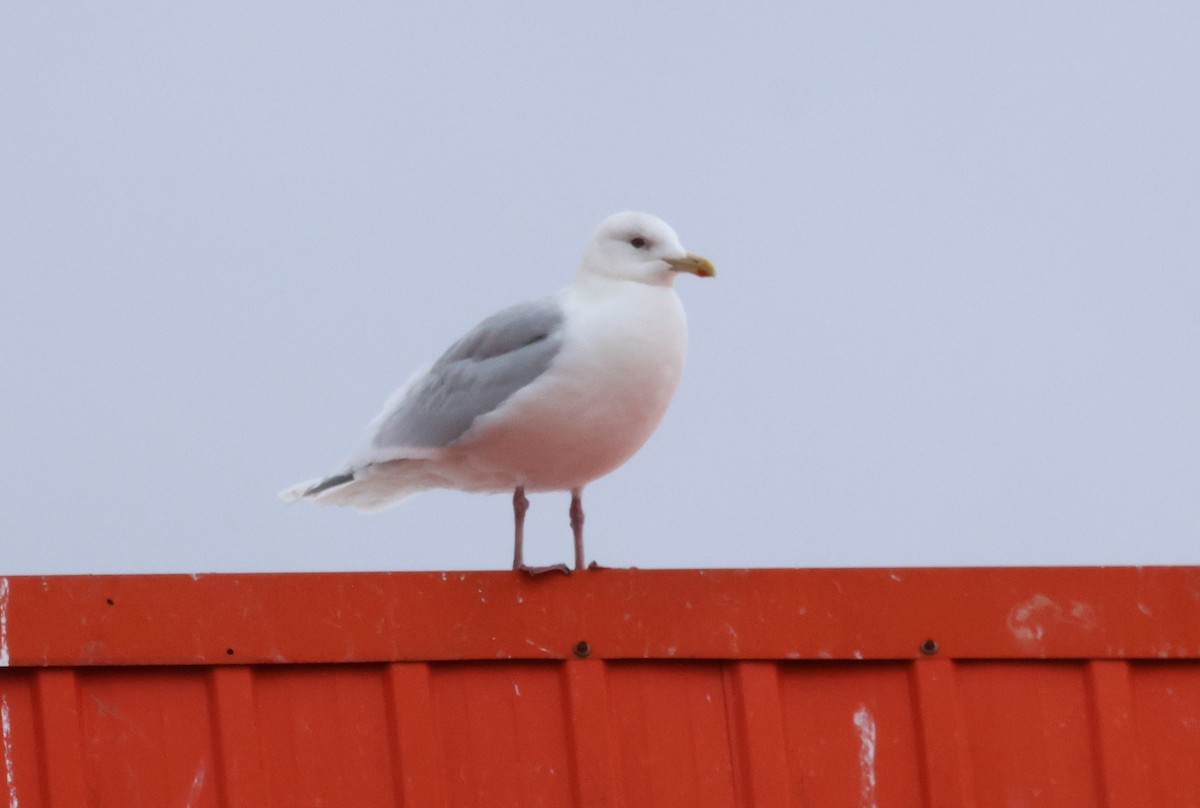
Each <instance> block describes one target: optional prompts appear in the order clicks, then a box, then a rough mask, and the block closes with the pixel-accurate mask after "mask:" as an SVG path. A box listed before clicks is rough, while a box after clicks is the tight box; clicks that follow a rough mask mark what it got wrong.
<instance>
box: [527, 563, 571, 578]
mask: <svg viewBox="0 0 1200 808" xmlns="http://www.w3.org/2000/svg"><path fill="white" fill-rule="evenodd" d="M513 570H515V571H518V572H524V573H525V574H527V575H528V576H529V577H531V578H532V577H533V576H535V575H541V574H542V573H544V572H561V573H562V574H563V575H570V574H571V568H570V567H568V566H567V565H566V564H548V565H546V566H544V567H531V566H529V565H528V564H522V565H520V566H519V567H513Z"/></svg>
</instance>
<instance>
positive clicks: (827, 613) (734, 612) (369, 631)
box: [0, 567, 1200, 667]
mask: <svg viewBox="0 0 1200 808" xmlns="http://www.w3.org/2000/svg"><path fill="white" fill-rule="evenodd" d="M582 654H586V655H588V656H590V657H591V658H599V659H671V658H678V659H731V660H737V659H769V660H788V659H830V660H849V659H864V660H885V659H889V660H895V659H914V658H919V657H922V656H935V657H939V658H949V659H1006V658H1012V659H1039V658H1046V659H1050V658H1064V659H1066V658H1090V659H1181V658H1183V659H1195V658H1200V567H1004V568H915V569H753V570H726V569H722V570H631V569H599V570H589V571H585V572H582V573H576V574H574V575H571V576H569V577H568V576H561V575H543V576H539V577H536V578H530V577H528V576H526V575H523V574H516V573H512V572H399V573H288V574H214V575H95V576H47V577H37V576H12V577H6V578H5V577H0V663H3V664H6V665H9V666H14V667H41V666H76V665H85V666H87V665H176V664H183V665H189V664H195V665H222V664H248V663H308V662H312V663H316V662H379V661H439V660H460V659H563V658H571V657H574V656H577V655H582Z"/></svg>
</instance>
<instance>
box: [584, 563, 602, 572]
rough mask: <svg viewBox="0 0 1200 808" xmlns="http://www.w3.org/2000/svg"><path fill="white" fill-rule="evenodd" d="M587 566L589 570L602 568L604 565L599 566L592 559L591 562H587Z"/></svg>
mask: <svg viewBox="0 0 1200 808" xmlns="http://www.w3.org/2000/svg"><path fill="white" fill-rule="evenodd" d="M587 568H588V569H589V570H602V569H604V567H602V566H600V565H599V564H598V563H597V562H595V561H593V562H592V563H591V564H588V565H587Z"/></svg>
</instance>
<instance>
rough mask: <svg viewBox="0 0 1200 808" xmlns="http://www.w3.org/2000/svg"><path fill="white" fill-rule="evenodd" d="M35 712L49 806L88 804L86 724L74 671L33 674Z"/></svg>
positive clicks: (62, 670) (53, 669)
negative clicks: (82, 716)
mask: <svg viewBox="0 0 1200 808" xmlns="http://www.w3.org/2000/svg"><path fill="white" fill-rule="evenodd" d="M34 705H35V706H34V709H35V710H36V712H37V722H38V747H39V752H40V755H41V759H42V792H43V794H44V795H45V798H46V802H47V804H49V805H51V806H54V808H58V806H64V807H65V806H84V805H87V804H88V792H87V769H86V768H85V767H84V761H83V723H82V721H81V719H80V716H79V687H78V682H77V680H76V678H75V671H73V670H71V669H69V668H48V669H44V670H39V671H37V672H36V673H35V674H34Z"/></svg>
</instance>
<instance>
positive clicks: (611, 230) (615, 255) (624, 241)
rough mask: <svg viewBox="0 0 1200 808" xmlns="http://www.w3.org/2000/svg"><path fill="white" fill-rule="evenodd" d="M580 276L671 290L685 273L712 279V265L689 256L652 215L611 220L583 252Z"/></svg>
mask: <svg viewBox="0 0 1200 808" xmlns="http://www.w3.org/2000/svg"><path fill="white" fill-rule="evenodd" d="M580 272H582V273H585V274H590V275H599V276H602V277H607V278H614V279H617V280H627V281H638V282H640V283H648V284H652V285H655V286H670V285H671V284H672V283H674V282H675V278H676V277H678V275H679V274H680V273H681V272H688V273H691V274H692V275H698V276H699V277H701V278H711V277H712V276H713V275H715V274H716V272H715V271H713V265H712V262H711V261H709V260H708V259H707V258H704V257H703V256H700V255H694V254H692V253H689V252H688V251H687V250H685V249H684V248H683V245H682V244H680V243H679V236H677V235H675V231H674V230H672V229H671V226H670V225H669V224H667V223H666V222H664V221H663V220H662V219H659V218H658V217H657V216H651V215H650V214H649V213H637V212H635V211H625V212H624V213H614V214H613V215H612V216H609V217H608V218H607V219H605V220H604V221H603V222H601V223H600V226H599V227H598V228H596V232H595V233H594V234H593V235H592V240H591V241H589V242H588V245H587V247H586V248H585V249H584V251H583V262H582V263H581V264H580Z"/></svg>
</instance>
